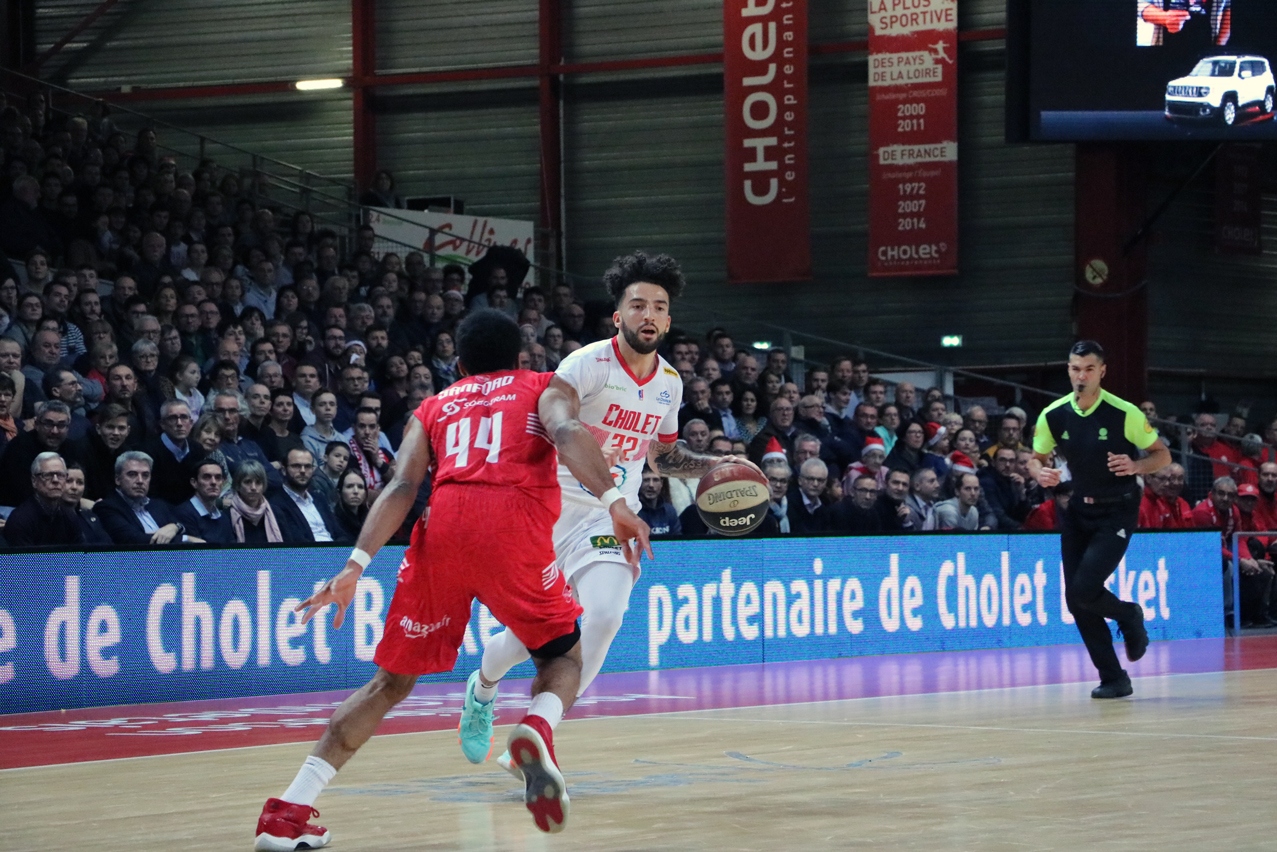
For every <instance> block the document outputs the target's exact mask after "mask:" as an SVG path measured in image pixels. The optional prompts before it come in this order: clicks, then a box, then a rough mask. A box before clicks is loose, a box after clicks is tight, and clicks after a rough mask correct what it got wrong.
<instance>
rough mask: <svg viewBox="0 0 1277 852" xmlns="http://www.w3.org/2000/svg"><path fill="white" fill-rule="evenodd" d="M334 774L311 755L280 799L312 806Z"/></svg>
mask: <svg viewBox="0 0 1277 852" xmlns="http://www.w3.org/2000/svg"><path fill="white" fill-rule="evenodd" d="M556 700H557V699H556ZM560 706H562V705H560ZM336 774H337V770H336V769H334V768H333V765H332V764H331V763H329V762H328V761H326V760H324V759H323V758H322V757H315V755H313V754H312V755H311V756H310V757H308V758H306V761H305V762H304V763H302V768H301V769H299V770H298V771H297V777H296V778H294V779H293V783H292V784H289V785H288V789H287V790H285V791H284V795H282V796H280V798H281V799H283V800H284V801H285V802H289V803H291V804H294V805H314V804H315V800H316V799H318V798H319V794H320V793H322V792H324V788H325V787H327V786H328V782H329V781H332V780H333V776H334V775H336Z"/></svg>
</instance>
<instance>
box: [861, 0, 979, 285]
mask: <svg viewBox="0 0 1277 852" xmlns="http://www.w3.org/2000/svg"><path fill="white" fill-rule="evenodd" d="M957 56H958V2H957V0H869V274H870V275H871V276H889V275H953V274H956V273H957V271H958V85H957V83H958V80H957V69H958V61H957Z"/></svg>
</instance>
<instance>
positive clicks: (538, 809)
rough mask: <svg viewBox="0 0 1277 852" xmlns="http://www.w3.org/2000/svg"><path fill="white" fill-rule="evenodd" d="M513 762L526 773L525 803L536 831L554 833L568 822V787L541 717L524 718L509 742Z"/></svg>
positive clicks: (547, 727)
mask: <svg viewBox="0 0 1277 852" xmlns="http://www.w3.org/2000/svg"><path fill="white" fill-rule="evenodd" d="M508 745H509V749H510V760H511V763H512V764H513V765H514V766H516V767H518V769H519V771H520V772H522V773H523V784H524V788H523V803H524V804H525V805H526V806H527V808H528V810H529V811H530V812H531V813H532V818H533V819H534V820H536V824H537V828H539V829H541V830H542V831H547V832H549V833H551V834H557V833H559V832H560V831H562V830H563V827H564V826H565V825H567V822H568V788H567V785H565V784H564V783H563V775H562V774H560V773H559V767H558V764H557V762H556V761H555V758H554V734H553V733H552V732H551V731H550V725H549V723H548V722H546V721H545V720H544V719H542V718H541V717H540V716H524V717H523V721H521V722H519V724H517V725H515V726H514V730H513V731H511V732H510V739H509V743H508Z"/></svg>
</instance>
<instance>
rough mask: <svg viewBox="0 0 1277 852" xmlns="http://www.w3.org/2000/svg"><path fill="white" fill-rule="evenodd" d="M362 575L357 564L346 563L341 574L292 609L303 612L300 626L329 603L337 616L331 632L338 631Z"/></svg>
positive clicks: (362, 570)
mask: <svg viewBox="0 0 1277 852" xmlns="http://www.w3.org/2000/svg"><path fill="white" fill-rule="evenodd" d="M363 573H364V569H362V568H360V567H359V564H358V563H356V562H347V563H346V567H345V568H343V569H341V573H339V574H338V575H337V576H336V577H333V578H332V579H331V580H329V581H328V582H327V583H324V585H323V588H321V589H320V590H319V591H317V592H315V594H313V595H311V596H310V597H308V598H306V600H304V601H302V602H301V603H299V604H298V605H297V606H295V607H293V612H301V611H302V610H305V613H303V614H302V624H305V623H306V622H308V621H310V620H311V619H312V618H314V617H315V614H316V613H317V612H319V611H320V610H321V609H323V608H324V607H326V606H328V605H329V604H330V603H335V604H337V616H336V618H334V619H333V630H337V629H340V627H341V625H342V622H344V621H345V620H346V607H348V606H350V602H351V601H353V600H354V599H355V587H356V585H357V584H358V583H359V578H360V576H361V575H362V574H363Z"/></svg>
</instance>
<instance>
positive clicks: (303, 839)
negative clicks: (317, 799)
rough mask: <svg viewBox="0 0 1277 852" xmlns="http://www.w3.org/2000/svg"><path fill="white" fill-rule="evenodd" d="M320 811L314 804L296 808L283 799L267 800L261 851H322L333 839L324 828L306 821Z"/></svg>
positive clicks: (261, 822) (257, 845)
mask: <svg viewBox="0 0 1277 852" xmlns="http://www.w3.org/2000/svg"><path fill="white" fill-rule="evenodd" d="M312 816H319V811H317V810H315V809H314V808H312V807H311V806H310V805H294V804H291V803H289V802H285V801H284V800H283V799H267V800H266V806H265V807H263V808H262V815H261V816H260V817H258V819H257V841H256V842H255V843H254V844H253V848H254V849H256V850H257V852H293V850H295V849H319V848H320V847H323V846H327V845H328V841H329V840H330V839H331V838H332V835H331V834H329V832H328V829H326V828H324V827H323V826H322V825H311V824H310V823H308V822H306V820H308V819H310V818H311V817H312Z"/></svg>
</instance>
